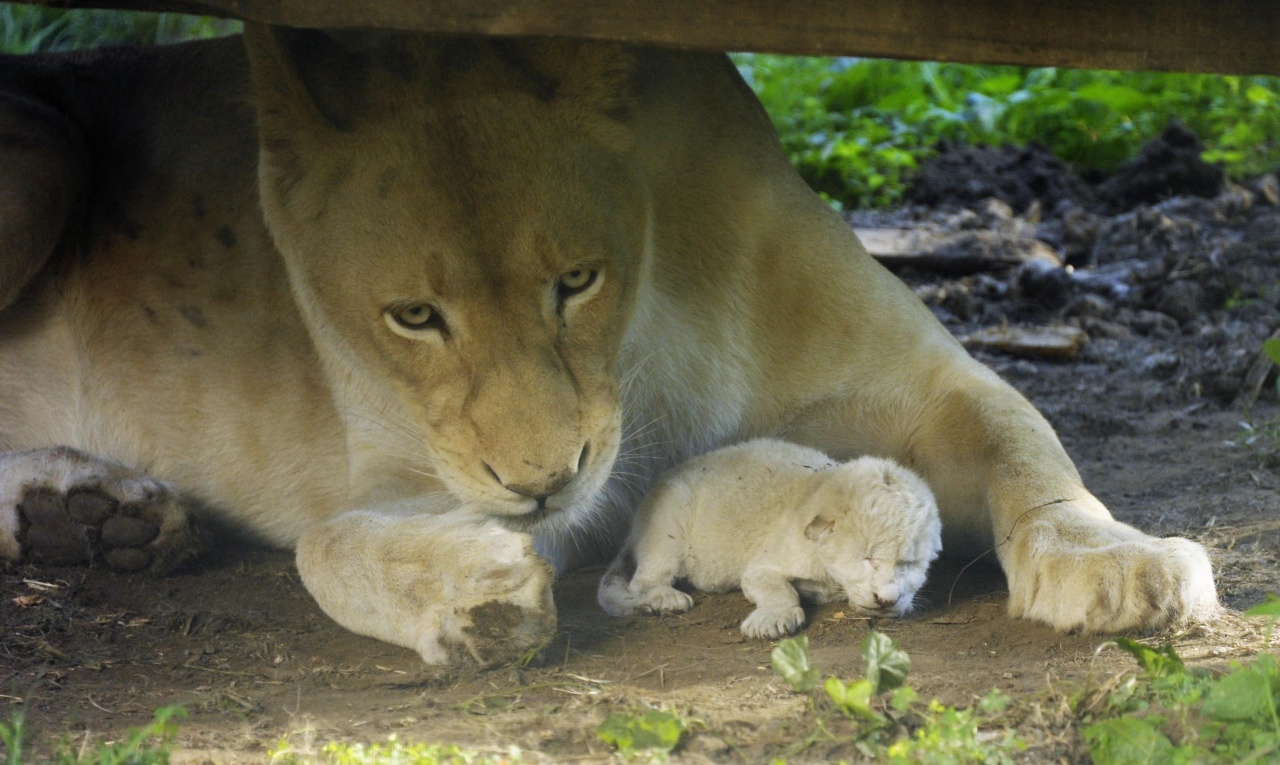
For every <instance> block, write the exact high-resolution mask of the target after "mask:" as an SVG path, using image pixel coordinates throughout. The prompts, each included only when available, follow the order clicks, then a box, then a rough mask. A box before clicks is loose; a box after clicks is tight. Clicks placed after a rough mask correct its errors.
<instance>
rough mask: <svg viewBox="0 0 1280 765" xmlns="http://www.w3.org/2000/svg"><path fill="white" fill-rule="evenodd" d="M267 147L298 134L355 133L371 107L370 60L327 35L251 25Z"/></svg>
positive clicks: (247, 37)
mask: <svg viewBox="0 0 1280 765" xmlns="http://www.w3.org/2000/svg"><path fill="white" fill-rule="evenodd" d="M244 41H245V47H246V49H247V51H248V54H249V67H250V71H251V72H252V76H253V85H254V101H255V104H254V105H255V107H256V108H257V112H258V123H259V131H260V132H261V133H262V136H263V139H264V143H266V144H267V145H268V146H270V143H271V139H277V140H286V141H287V140H289V139H290V138H291V137H296V136H297V135H298V133H299V131H308V130H310V131H314V130H316V129H322V130H337V131H341V132H347V131H350V130H351V129H352V128H353V126H354V124H355V121H356V119H357V117H358V116H359V114H360V112H361V111H362V110H363V109H364V108H365V106H366V94H367V86H366V83H367V79H368V57H367V55H366V54H365V53H363V52H360V51H358V50H356V49H355V48H354V47H352V46H348V45H344V44H343V43H341V42H339V41H338V40H337V39H336V38H335V37H333V36H332V35H330V34H328V33H327V32H321V31H316V30H311V29H293V28H291V27H279V26H268V25H265V24H254V23H249V22H246V23H245V25H244Z"/></svg>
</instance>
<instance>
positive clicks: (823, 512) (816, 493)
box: [598, 438, 942, 638]
mask: <svg viewBox="0 0 1280 765" xmlns="http://www.w3.org/2000/svg"><path fill="white" fill-rule="evenodd" d="M941 546H942V526H941V524H940V522H939V520H938V506H937V504H936V503H935V501H934V498H933V493H932V492H930V491H929V487H928V486H926V485H925V483H924V481H923V480H922V479H921V478H920V477H919V476H917V475H916V474H914V473H912V472H911V471H909V470H907V469H906V468H904V467H902V466H901V465H899V464H897V463H896V462H894V461H892V460H887V459H878V458H875V457H862V458H860V459H856V460H852V461H850V462H845V463H843V464H840V463H836V462H834V461H832V460H831V459H830V458H828V457H827V456H826V455H825V454H823V453H822V452H819V451H817V450H815V449H810V448H808V447H804V446H799V445H796V444H790V443H786V442H783V441H777V440H774V439H768V438H760V439H756V440H754V441H748V442H746V443H742V444H738V445H736V446H729V447H726V448H723V449H718V450H716V451H713V452H710V453H708V454H704V455H702V456H701V457H696V458H694V459H692V460H689V461H688V462H686V463H685V464H683V465H681V466H679V467H677V468H675V469H673V470H671V471H669V472H667V473H666V474H664V475H663V476H662V477H661V478H660V479H659V480H658V482H657V483H656V484H655V485H654V487H653V489H652V490H651V491H650V492H649V494H648V496H646V497H645V500H644V502H643V503H642V504H641V505H640V509H639V511H638V512H637V513H636V518H635V521H634V523H633V525H632V527H631V533H630V535H629V536H628V537H627V541H626V544H625V545H624V546H623V548H622V552H620V553H619V554H618V557H617V558H616V559H615V560H614V561H613V563H612V564H611V565H610V566H609V569H608V570H607V571H606V572H605V574H604V577H603V578H602V579H601V580H600V589H599V593H598V596H599V600H600V605H601V606H602V607H603V608H604V610H605V611H607V612H608V613H610V614H612V615H614V616H629V615H632V614H636V613H642V612H644V613H680V612H682V611H687V610H689V608H691V607H692V606H693V598H691V597H689V595H687V594H686V593H684V592H681V591H680V590H677V589H675V588H674V587H673V586H672V584H673V583H674V582H675V581H676V580H678V579H681V580H684V581H687V582H688V583H689V584H690V585H692V586H693V587H694V588H695V589H697V590H702V591H706V592H725V591H728V590H731V589H734V588H736V587H741V588H742V592H743V594H744V595H746V596H747V598H748V599H750V600H751V601H752V602H753V603H755V604H756V609H755V610H754V611H752V612H751V614H750V615H749V616H748V617H747V618H746V620H745V621H743V622H742V632H743V634H744V635H746V636H747V637H753V638H779V637H782V636H783V635H788V634H790V633H792V632H794V631H795V630H796V629H798V628H799V627H800V626H801V625H802V624H804V610H803V609H802V608H801V607H800V599H799V593H803V594H804V595H805V596H806V597H808V598H811V599H813V600H815V601H817V602H820V603H826V602H830V601H832V600H835V599H837V598H840V597H847V598H848V599H849V603H850V605H852V606H853V607H854V608H856V609H857V610H858V611H861V612H864V613H872V614H884V615H893V616H901V615H903V614H905V613H907V612H908V611H910V610H911V606H912V599H913V597H914V596H915V593H916V590H918V589H919V588H920V586H921V585H922V584H924V580H925V572H926V571H927V570H928V568H929V564H930V562H932V561H933V559H934V558H936V557H937V556H938V550H939V549H940V548H941ZM629 572H634V573H631V579H630V581H629V582H628V581H627V574H628V573H629ZM797 590H799V593H797Z"/></svg>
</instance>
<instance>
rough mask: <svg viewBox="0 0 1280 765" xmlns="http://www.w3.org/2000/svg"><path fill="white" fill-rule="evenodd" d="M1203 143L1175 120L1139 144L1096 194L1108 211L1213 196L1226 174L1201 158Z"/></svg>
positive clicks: (1221, 185) (1215, 194)
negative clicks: (1174, 199)
mask: <svg viewBox="0 0 1280 765" xmlns="http://www.w3.org/2000/svg"><path fill="white" fill-rule="evenodd" d="M1203 153H1204V144H1202V143H1200V139H1199V137H1197V136H1196V134H1195V133H1193V132H1191V130H1190V129H1189V128H1188V127H1187V126H1186V125H1183V124H1182V123H1181V122H1178V121H1177V120H1173V121H1171V122H1170V123H1169V124H1168V126H1167V127H1165V129H1164V132H1163V133H1161V134H1160V135H1159V136H1158V137H1156V138H1155V139H1154V140H1151V141H1148V142H1147V144H1146V145H1145V146H1143V147H1142V151H1141V152H1139V154H1138V156H1137V157H1135V158H1134V159H1132V160H1129V161H1128V162H1125V163H1124V164H1123V165H1121V166H1120V168H1119V169H1118V170H1116V173H1115V175H1113V176H1111V177H1110V178H1108V179H1107V180H1105V181H1103V183H1102V184H1101V185H1100V186H1099V187H1098V195H1099V197H1100V198H1101V199H1102V201H1103V202H1105V203H1106V204H1107V205H1108V206H1109V207H1110V209H1111V210H1113V211H1120V210H1131V209H1133V208H1134V207H1137V206H1138V205H1150V204H1155V203H1156V202H1159V201H1161V200H1163V199H1168V198H1170V197H1175V196H1197V197H1213V196H1217V195H1218V193H1220V192H1221V191H1222V188H1223V186H1224V184H1225V183H1226V180H1227V176H1226V173H1225V172H1223V170H1222V168H1221V167H1218V166H1217V165H1211V164H1209V163H1208V162H1205V161H1204V160H1203V159H1201V158H1200V155H1201V154H1203Z"/></svg>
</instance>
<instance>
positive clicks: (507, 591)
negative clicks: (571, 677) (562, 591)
mask: <svg viewBox="0 0 1280 765" xmlns="http://www.w3.org/2000/svg"><path fill="white" fill-rule="evenodd" d="M512 536H513V537H514V538H515V540H516V541H518V543H519V544H518V545H517V547H518V550H509V551H507V552H508V554H507V555H505V556H504V555H502V552H501V551H499V554H498V555H497V556H495V557H496V558H497V560H495V561H494V562H493V567H492V568H490V569H488V570H486V571H485V572H484V574H483V575H482V576H481V578H480V581H478V582H476V585H477V586H476V587H475V589H474V590H473V591H472V592H470V593H468V598H467V599H468V600H470V601H475V600H480V601H482V602H480V603H478V604H475V605H461V606H458V607H456V608H455V609H454V612H453V617H452V619H446V620H445V625H444V629H443V630H442V633H443V634H442V638H441V640H440V646H441V647H442V648H443V649H444V651H445V652H446V653H448V654H449V655H450V658H451V659H455V658H457V657H458V655H459V654H465V655H466V656H469V657H471V658H473V659H475V660H476V662H478V663H480V664H500V663H502V662H506V661H513V660H515V659H518V658H520V657H521V656H523V655H524V654H526V653H528V652H529V651H531V650H534V649H537V648H540V647H542V646H544V645H546V644H547V643H548V642H550V640H551V638H552V637H554V636H555V632H556V607H555V602H554V600H553V599H552V593H551V585H552V582H553V581H554V578H555V571H554V570H553V569H552V567H551V564H550V563H548V562H547V561H545V560H544V559H543V558H541V557H539V556H538V554H537V553H536V552H534V550H533V543H532V540H530V539H529V538H528V537H527V536H524V535H523V534H520V535H512ZM425 648H426V650H420V651H419V653H422V654H423V656H424V658H426V657H427V656H428V654H434V649H433V648H432V647H431V646H430V645H427V646H425Z"/></svg>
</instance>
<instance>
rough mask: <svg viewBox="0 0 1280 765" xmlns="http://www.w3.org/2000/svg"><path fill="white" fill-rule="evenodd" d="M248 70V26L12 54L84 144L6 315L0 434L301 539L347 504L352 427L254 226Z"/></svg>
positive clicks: (258, 223)
mask: <svg viewBox="0 0 1280 765" xmlns="http://www.w3.org/2000/svg"><path fill="white" fill-rule="evenodd" d="M86 72H92V77H86V76H85V73H86ZM247 85H248V69H247V66H246V62H245V58H244V53H243V43H242V42H241V41H240V40H239V39H227V40H219V41H214V42H199V43H190V44H184V45H176V46H170V47H162V48H151V49H137V50H135V49H107V50H101V51H93V52H85V53H76V54H68V55H56V56H47V57H32V58H6V59H4V60H3V62H2V63H0V88H4V89H6V90H7V91H9V92H10V93H13V92H18V93H22V94H24V96H26V97H29V98H31V99H37V100H39V102H41V103H42V104H45V105H48V106H51V107H52V108H53V109H54V110H56V111H57V112H58V113H59V114H61V115H63V116H64V118H65V120H66V122H67V123H68V124H69V125H70V127H71V129H72V130H74V131H75V133H76V134H77V135H78V136H80V137H81V140H83V142H84V143H85V148H86V151H87V153H88V158H87V159H86V161H85V162H84V164H83V166H82V167H81V168H80V169H81V172H82V173H83V178H84V195H83V198H81V199H79V200H77V201H78V206H77V207H76V208H75V209H74V210H73V211H72V213H71V214H72V216H73V219H72V220H69V221H68V223H67V225H66V227H65V229H66V233H65V235H64V237H63V239H62V241H61V242H60V244H59V245H58V247H57V249H56V250H55V251H54V252H53V253H52V255H51V256H50V258H49V262H48V263H47V264H46V265H45V267H44V269H43V270H42V272H41V274H40V275H39V276H38V277H36V279H35V280H34V281H32V282H31V283H30V284H28V286H27V287H26V289H25V290H24V291H22V292H21V293H20V296H19V297H18V298H17V299H18V305H15V306H13V307H12V308H11V309H10V310H7V311H5V312H4V313H3V314H2V315H0V369H3V370H5V371H4V373H3V374H2V375H0V448H3V449H5V450H10V451H18V450H28V449H35V448H40V447H48V446H71V447H75V448H79V449H83V450H85V451H86V452H89V453H93V454H98V455H103V456H108V457H111V458H113V459H115V460H118V461H121V462H124V463H126V464H129V465H133V466H135V467H140V468H143V469H145V470H147V471H149V472H150V473H152V474H153V475H155V476H157V477H159V478H162V479H164V480H168V481H171V482H173V483H175V484H177V485H179V486H181V487H182V488H183V489H184V491H186V492H188V493H190V494H191V495H193V496H194V497H196V498H197V499H199V500H201V501H202V502H205V503H208V504H210V505H213V506H215V507H217V508H218V509H219V510H220V511H222V512H223V513H225V514H229V515H231V516H232V517H236V518H239V519H241V520H242V521H244V522H245V523H246V524H247V525H248V526H249V527H250V528H252V529H254V530H255V531H257V532H258V533H260V534H262V535H264V536H265V537H267V538H269V539H272V540H274V541H277V542H290V541H292V540H293V539H295V538H296V536H297V534H298V533H299V531H300V530H301V528H303V527H304V526H305V525H306V524H307V523H308V522H309V519H311V520H314V519H315V518H316V517H323V516H324V515H325V514H326V513H332V512H335V511H336V508H337V507H338V506H339V505H340V503H341V502H342V501H343V498H344V495H345V492H346V485H345V484H346V459H345V456H344V454H343V450H344V437H343V435H342V432H341V430H340V427H339V423H338V421H337V418H336V416H335V410H334V405H333V402H332V400H331V398H330V394H329V392H328V390H327V389H326V386H325V383H324V381H323V376H322V374H321V370H320V368H319V366H318V363H317V359H316V357H315V354H314V352H313V351H312V350H311V345H310V342H309V339H308V337H307V335H306V333H305V330H304V328H303V326H302V323H301V321H300V320H299V317H298V314H297V310H296V309H295V307H294V303H293V299H292V296H291V294H290V290H289V286H288V282H287V278H286V274H285V271H284V267H283V264H282V263H281V262H280V259H279V258H278V256H276V254H275V251H274V247H273V245H272V242H271V239H270V237H269V235H268V233H267V231H266V228H265V226H264V225H263V223H262V214H261V209H260V205H259V203H258V195H257V172H256V164H257V140H256V135H255V132H254V117H253V111H252V106H251V103H250V102H249V100H248V99H247V98H246V87H247ZM7 103H9V104H11V105H12V104H14V103H17V104H18V105H19V106H21V105H22V102H20V101H14V100H13V99H12V97H11V99H10V101H8V102H7Z"/></svg>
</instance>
